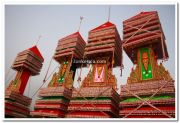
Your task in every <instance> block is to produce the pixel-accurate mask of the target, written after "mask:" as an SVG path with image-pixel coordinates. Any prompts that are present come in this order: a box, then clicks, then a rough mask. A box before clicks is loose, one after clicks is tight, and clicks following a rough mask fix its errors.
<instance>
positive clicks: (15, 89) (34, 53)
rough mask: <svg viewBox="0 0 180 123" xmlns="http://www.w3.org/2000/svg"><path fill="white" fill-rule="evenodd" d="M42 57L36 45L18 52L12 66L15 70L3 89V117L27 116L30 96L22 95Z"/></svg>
mask: <svg viewBox="0 0 180 123" xmlns="http://www.w3.org/2000/svg"><path fill="white" fill-rule="evenodd" d="M43 61H44V59H43V57H42V55H41V53H40V52H39V50H38V48H37V47H36V46H33V47H31V48H29V49H27V50H24V51H22V52H20V53H19V54H18V55H17V57H16V59H15V61H14V63H13V65H12V68H13V69H14V70H16V71H17V74H16V77H15V79H14V80H12V81H11V82H10V84H9V86H8V87H7V88H6V91H5V117H6V118H12V117H15V118H25V117H29V114H30V109H29V106H30V104H31V98H29V97H27V96H24V90H25V88H26V85H27V82H28V80H29V77H30V76H31V75H32V76H34V75H38V74H39V72H40V70H41V68H42V63H43Z"/></svg>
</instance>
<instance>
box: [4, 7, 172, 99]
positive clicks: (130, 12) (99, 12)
mask: <svg viewBox="0 0 180 123" xmlns="http://www.w3.org/2000/svg"><path fill="white" fill-rule="evenodd" d="M108 9H109V6H107V5H6V6H5V73H7V71H8V70H9V68H10V67H11V65H12V63H13V60H14V59H15V57H16V55H17V53H18V52H20V51H22V50H24V49H27V48H29V47H31V46H33V45H34V44H35V43H36V41H37V40H38V36H39V35H41V36H42V38H41V39H40V42H39V43H38V48H39V50H40V51H41V53H42V55H43V56H44V59H45V62H44V65H43V68H42V70H41V73H40V75H38V76H34V77H31V79H30V81H29V84H28V85H27V88H26V91H25V95H27V96H30V97H31V96H32V95H33V93H34V92H35V91H36V90H37V89H38V88H39V87H40V86H41V84H42V83H43V79H44V76H45V74H46V72H47V68H48V65H49V62H50V60H51V58H52V56H53V54H54V51H55V48H56V45H57V43H58V40H59V39H60V38H63V37H64V36H67V35H69V34H71V33H74V32H76V31H77V29H78V26H79V20H80V19H79V18H80V16H83V17H84V19H83V22H82V26H81V29H80V33H81V35H82V37H83V38H84V40H85V41H87V37H88V31H90V30H91V29H93V28H95V27H97V26H99V25H101V24H103V23H105V22H106V21H107V19H108ZM141 11H158V14H159V17H160V21H161V24H162V28H163V31H164V34H165V37H166V44H167V49H168V52H169V60H168V61H167V62H165V63H164V65H165V67H166V69H167V70H168V71H169V72H170V74H171V76H172V77H173V78H175V6H174V5H111V16H110V21H111V22H112V23H114V24H115V25H116V26H117V29H118V31H119V34H120V36H121V39H122V30H123V29H122V22H123V20H125V19H128V18H130V17H132V16H134V15H136V14H138V13H140V12H141ZM123 57H124V66H125V67H124V70H123V76H122V77H120V70H119V68H115V69H114V70H113V72H114V74H115V76H116V77H117V80H118V87H120V85H121V84H126V80H127V77H128V76H129V74H130V71H131V68H132V66H133V65H132V63H131V61H130V60H129V58H128V57H127V55H126V54H125V53H123ZM57 65H58V64H57V62H56V61H53V62H52V65H51V67H50V71H49V74H50V73H51V72H52V71H53V69H54V68H55V67H56V66H57ZM87 70H88V69H87V68H84V69H83V72H82V73H83V75H82V78H84V77H85V76H86V75H87V73H88V71H87ZM78 72H80V70H78ZM14 73H15V71H13V70H11V71H10V73H9V74H8V76H6V77H5V79H6V82H5V85H6V86H7V85H8V83H9V82H10V81H8V80H12V79H13V77H14ZM11 76H12V77H11ZM76 80H77V75H76V77H75V84H74V85H75V86H76V87H77V84H76ZM49 81H50V80H49ZM49 81H47V83H46V84H45V85H44V87H46V85H47V84H48V82H49Z"/></svg>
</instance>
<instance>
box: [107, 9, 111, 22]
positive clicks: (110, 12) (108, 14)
mask: <svg viewBox="0 0 180 123" xmlns="http://www.w3.org/2000/svg"><path fill="white" fill-rule="evenodd" d="M110 14H111V6H109V12H108V21H109V20H110Z"/></svg>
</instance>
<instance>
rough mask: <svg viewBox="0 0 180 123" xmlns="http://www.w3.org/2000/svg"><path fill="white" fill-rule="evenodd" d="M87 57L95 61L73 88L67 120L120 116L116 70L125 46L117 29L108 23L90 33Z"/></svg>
mask: <svg viewBox="0 0 180 123" xmlns="http://www.w3.org/2000/svg"><path fill="white" fill-rule="evenodd" d="M84 58H85V59H88V60H92V63H90V64H91V66H92V67H91V68H90V71H89V73H88V75H87V77H85V79H84V80H83V81H82V85H81V87H80V88H78V89H73V92H72V98H71V100H70V103H69V106H68V114H67V115H66V117H68V118H111V117H119V116H118V111H119V107H118V105H119V95H118V93H117V92H116V90H117V83H116V82H117V80H116V77H115V76H114V75H113V73H112V69H113V67H116V66H121V65H122V61H121V60H122V59H121V58H122V43H121V39H120V36H119V33H118V31H117V29H116V26H115V25H114V24H113V23H111V22H106V23H104V24H102V25H100V26H99V27H97V28H95V29H93V30H91V31H90V32H89V36H88V43H87V45H86V48H85V53H84Z"/></svg>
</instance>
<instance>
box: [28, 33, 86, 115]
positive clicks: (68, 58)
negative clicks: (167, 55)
mask: <svg viewBox="0 0 180 123" xmlns="http://www.w3.org/2000/svg"><path fill="white" fill-rule="evenodd" d="M85 45H86V43H85V41H84V40H83V38H82V37H81V35H80V33H79V32H76V33H73V34H71V35H69V36H66V37H64V38H62V39H60V40H59V42H58V46H57V48H56V52H55V55H54V59H55V60H56V61H57V62H58V63H59V64H60V65H61V66H60V68H59V71H58V72H57V73H54V75H53V77H52V80H51V81H50V82H49V84H48V87H46V88H42V89H40V91H39V94H38V96H39V99H38V100H37V101H36V103H35V106H34V111H32V112H31V116H32V117H54V118H57V117H65V114H66V113H67V107H68V104H69V100H70V99H71V95H72V85H73V81H74V76H75V72H76V69H77V68H78V67H80V64H75V63H73V59H82V57H83V54H84V48H85Z"/></svg>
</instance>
